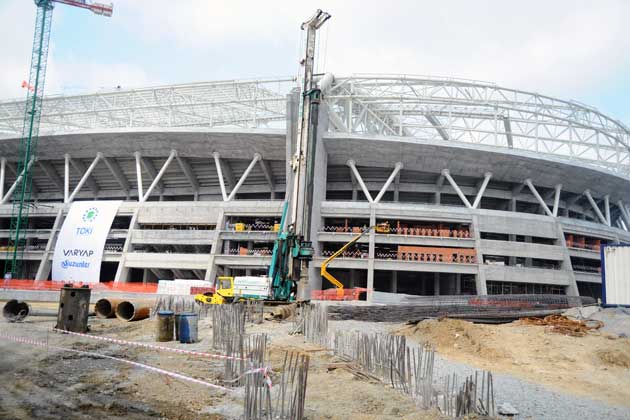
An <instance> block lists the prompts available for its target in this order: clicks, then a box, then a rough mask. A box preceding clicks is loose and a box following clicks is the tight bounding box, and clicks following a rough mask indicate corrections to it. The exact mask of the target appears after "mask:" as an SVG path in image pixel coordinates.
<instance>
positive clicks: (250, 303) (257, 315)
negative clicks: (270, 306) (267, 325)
mask: <svg viewBox="0 0 630 420" xmlns="http://www.w3.org/2000/svg"><path fill="white" fill-rule="evenodd" d="M264 315H265V304H264V302H263V301H262V300H247V301H245V320H246V321H247V322H251V323H253V324H262V323H263V321H264V320H265V318H264Z"/></svg>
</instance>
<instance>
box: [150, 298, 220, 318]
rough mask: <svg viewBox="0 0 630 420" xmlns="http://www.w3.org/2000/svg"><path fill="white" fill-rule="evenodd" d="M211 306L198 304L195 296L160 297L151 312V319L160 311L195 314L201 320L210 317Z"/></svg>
mask: <svg viewBox="0 0 630 420" xmlns="http://www.w3.org/2000/svg"><path fill="white" fill-rule="evenodd" d="M209 306H210V305H205V304H198V303H196V302H195V297H194V296H185V295H160V296H159V297H158V299H157V301H156V302H155V305H154V306H153V310H152V311H151V318H153V317H155V316H156V315H157V313H158V311H173V312H175V313H180V312H193V313H196V314H197V316H198V317H199V319H202V318H205V317H207V316H208V312H209V311H210V309H209Z"/></svg>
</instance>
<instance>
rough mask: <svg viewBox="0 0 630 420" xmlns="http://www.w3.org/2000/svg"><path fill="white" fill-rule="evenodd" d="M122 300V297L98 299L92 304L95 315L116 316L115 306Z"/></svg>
mask: <svg viewBox="0 0 630 420" xmlns="http://www.w3.org/2000/svg"><path fill="white" fill-rule="evenodd" d="M122 301H123V300H122V299H113V298H103V299H99V300H98V301H97V302H96V305H94V310H95V311H96V316H97V317H99V318H114V317H115V316H116V308H117V307H118V305H119V304H120V302H122Z"/></svg>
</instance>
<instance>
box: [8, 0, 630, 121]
mask: <svg viewBox="0 0 630 420" xmlns="http://www.w3.org/2000/svg"><path fill="white" fill-rule="evenodd" d="M112 1H113V0H112ZM318 7H319V8H322V9H324V10H327V11H329V12H330V13H331V14H332V15H333V18H332V19H331V20H330V21H329V22H328V23H327V24H326V26H325V29H324V30H322V32H321V42H320V48H319V53H320V55H319V56H320V60H319V70H326V71H331V72H333V73H337V74H349V73H397V74H402V73H405V74H423V75H439V76H450V77H461V78H470V79H477V80H485V81H491V82H495V83H497V84H500V85H502V86H506V87H512V88H519V89H525V90H533V91H536V92H539V93H543V94H548V95H552V96H558V97H561V98H565V99H576V100H579V101H582V102H585V103H587V104H590V105H594V106H596V107H598V108H599V109H600V110H602V111H603V112H605V113H608V114H611V115H613V116H615V117H617V118H620V119H622V120H624V121H625V122H626V123H629V122H630V106H628V100H627V98H628V97H629V95H630V54H628V52H629V51H630V25H627V24H626V23H627V22H626V21H627V17H628V16H630V2H628V1H614V0H605V1H597V2H593V1H564V0H556V1H528V2H516V1H505V0H504V1H494V0H485V1H484V0H477V1H464V0H461V1H440V2H436V1H431V2H429V1H407V0H399V1H389V2H384V1H370V0H364V1H339V0H337V1H320V2H303V1H295V0H294V1H284V0H282V1H266V2H261V1H242V0H232V1H208V0H180V1H172V0H171V1H169V0H116V1H115V12H114V17H113V18H111V19H105V18H102V17H97V16H92V15H90V14H89V13H87V12H84V11H80V10H72V8H68V7H67V6H58V7H57V8H56V10H55V20H54V23H53V43H52V51H51V58H50V69H49V78H48V81H47V87H48V90H47V92H48V93H64V92H65V93H71V92H76V91H86V90H87V91H90V90H97V89H99V88H109V87H112V86H116V85H122V86H124V87H134V86H135V87H137V86H147V85H157V84H166V83H182V82H192V81H202V80H214V79H232V78H236V79H238V78H252V77H269V76H286V75H294V74H295V73H296V72H297V68H298V64H297V62H298V59H299V42H300V31H299V24H300V22H301V21H303V20H304V19H305V18H306V17H308V16H309V15H310V14H312V12H313V11H314V9H315V8H318ZM34 13H35V6H34V5H33V3H32V1H29V0H2V1H1V2H0V36H2V39H3V40H4V41H3V42H2V44H0V54H1V55H0V56H1V57H2V61H0V98H8V97H21V96H23V95H24V92H23V91H22V90H21V88H20V87H19V83H20V82H21V81H22V80H23V79H25V78H26V77H27V75H26V72H27V69H28V60H29V58H30V48H31V42H32V32H33V22H34Z"/></svg>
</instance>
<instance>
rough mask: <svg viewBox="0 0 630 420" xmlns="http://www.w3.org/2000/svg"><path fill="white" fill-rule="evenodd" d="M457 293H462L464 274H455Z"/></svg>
mask: <svg viewBox="0 0 630 420" xmlns="http://www.w3.org/2000/svg"><path fill="white" fill-rule="evenodd" d="M455 294H456V295H461V294H462V275H461V274H455Z"/></svg>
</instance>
